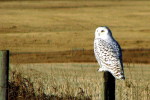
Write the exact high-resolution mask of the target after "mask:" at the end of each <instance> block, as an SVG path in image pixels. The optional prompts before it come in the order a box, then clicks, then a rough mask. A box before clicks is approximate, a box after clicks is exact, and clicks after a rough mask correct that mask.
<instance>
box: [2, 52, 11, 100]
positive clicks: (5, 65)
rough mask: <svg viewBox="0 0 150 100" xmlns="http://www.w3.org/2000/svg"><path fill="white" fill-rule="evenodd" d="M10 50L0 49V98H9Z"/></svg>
mask: <svg viewBox="0 0 150 100" xmlns="http://www.w3.org/2000/svg"><path fill="white" fill-rule="evenodd" d="M8 69H9V51H8V50H6V51H0V100H7V99H8V73H9V72H8Z"/></svg>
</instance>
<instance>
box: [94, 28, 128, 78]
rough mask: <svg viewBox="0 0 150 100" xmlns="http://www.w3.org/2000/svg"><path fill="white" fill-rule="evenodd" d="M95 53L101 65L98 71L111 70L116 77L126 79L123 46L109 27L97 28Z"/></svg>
mask: <svg viewBox="0 0 150 100" xmlns="http://www.w3.org/2000/svg"><path fill="white" fill-rule="evenodd" d="M94 54H95V57H96V59H97V61H98V63H99V65H100V68H99V70H98V71H109V72H110V73H111V74H112V75H113V76H114V77H115V78H116V79H121V80H124V79H125V76H124V70H123V63H122V52H121V48H120V45H119V44H118V42H117V41H116V40H115V39H114V38H113V36H112V33H111V31H110V29H109V28H108V27H98V28H97V29H96V31H95V39H94Z"/></svg>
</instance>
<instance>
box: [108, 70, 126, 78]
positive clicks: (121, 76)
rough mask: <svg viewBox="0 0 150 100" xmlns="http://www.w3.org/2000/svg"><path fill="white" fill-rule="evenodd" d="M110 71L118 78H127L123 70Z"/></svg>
mask: <svg viewBox="0 0 150 100" xmlns="http://www.w3.org/2000/svg"><path fill="white" fill-rule="evenodd" d="M110 72H111V74H112V75H113V76H114V77H115V78H116V79H119V80H125V76H124V72H123V71H120V70H118V71H110Z"/></svg>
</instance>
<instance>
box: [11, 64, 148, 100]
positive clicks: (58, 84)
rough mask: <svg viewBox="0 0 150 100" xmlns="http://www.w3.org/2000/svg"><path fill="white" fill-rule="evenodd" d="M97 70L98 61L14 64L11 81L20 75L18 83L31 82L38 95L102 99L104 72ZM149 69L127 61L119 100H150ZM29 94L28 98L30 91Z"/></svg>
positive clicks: (117, 90) (118, 86)
mask: <svg viewBox="0 0 150 100" xmlns="http://www.w3.org/2000/svg"><path fill="white" fill-rule="evenodd" d="M97 69H98V65H97V64H95V63H52V64H20V65H19V64H13V65H11V70H10V73H11V74H10V81H12V82H13V81H15V80H16V79H17V78H18V79H17V81H16V82H17V83H18V84H19V86H22V85H23V86H24V84H27V83H28V82H29V81H30V82H31V83H32V85H33V87H32V88H34V89H35V91H36V95H37V94H40V93H41V91H42V93H45V94H46V95H48V96H49V97H51V96H52V95H53V96H56V97H59V98H67V97H68V98H71V97H72V98H73V97H74V99H71V100H102V95H103V73H99V72H97ZM149 71H150V67H149V65H142V64H138V65H137V64H125V76H126V80H125V81H121V80H117V81H116V99H117V100H149V99H150V95H149V94H150V80H149V76H150V73H149ZM16 73H21V75H22V77H23V79H24V82H22V83H21V82H20V81H19V82H18V80H20V79H19V78H20V77H17V74H16ZM15 75H16V76H15ZM14 77H15V78H14ZM16 77H17V78H16ZM27 79H28V80H27ZM25 86H26V85H25ZM27 86H28V85H27ZM28 87H29V86H28ZM26 90H27V89H26ZM29 90H30V91H31V90H32V89H30V88H29ZM25 95H26V96H27V97H28V95H29V94H25ZM20 98H21V97H20ZM79 98H80V99H79ZM46 100H48V99H46ZM58 100H70V99H58Z"/></svg>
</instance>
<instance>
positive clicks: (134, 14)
mask: <svg viewBox="0 0 150 100" xmlns="http://www.w3.org/2000/svg"><path fill="white" fill-rule="evenodd" d="M149 6H150V2H149V1H84V0H83V1H80V0H78V1H72V0H69V1H66V0H65V1H63V0H62V1H22V2H18V1H13V2H0V12H1V13H0V14H1V18H0V23H1V25H0V49H9V50H11V51H12V52H50V51H64V50H70V49H73V48H84V49H92V48H93V38H94V31H95V29H96V28H97V27H98V26H103V25H106V26H109V27H110V28H111V29H112V31H113V35H114V37H115V38H116V39H117V40H118V41H119V42H120V44H121V46H122V47H123V48H126V49H128V48H132V49H133V48H150V45H149V42H150V35H149V32H150V29H149V26H150V23H148V22H149V19H150V16H149V15H150V13H149V12H150V7H149ZM85 41H86V42H85Z"/></svg>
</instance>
